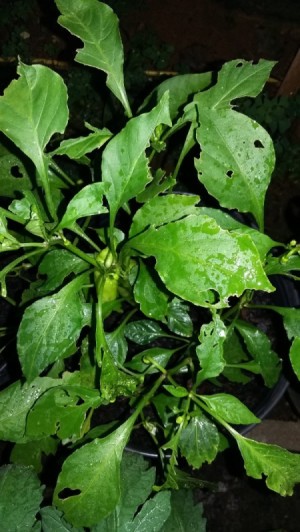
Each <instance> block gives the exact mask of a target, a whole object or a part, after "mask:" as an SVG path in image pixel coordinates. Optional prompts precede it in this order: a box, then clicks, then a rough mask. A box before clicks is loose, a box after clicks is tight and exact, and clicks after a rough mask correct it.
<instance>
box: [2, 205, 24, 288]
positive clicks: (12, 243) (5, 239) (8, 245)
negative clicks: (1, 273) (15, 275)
mask: <svg viewBox="0 0 300 532" xmlns="http://www.w3.org/2000/svg"><path fill="white" fill-rule="evenodd" d="M19 247H20V243H19V241H18V240H17V239H16V238H15V237H14V236H13V235H11V234H10V232H9V231H8V228H7V220H6V218H5V216H4V214H3V213H2V212H1V211H0V252H1V251H11V250H13V249H19ZM4 280H5V277H4ZM4 280H3V283H4ZM2 290H3V289H2ZM3 292H5V293H6V289H4V290H3Z"/></svg>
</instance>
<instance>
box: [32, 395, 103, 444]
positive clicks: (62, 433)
mask: <svg viewBox="0 0 300 532" xmlns="http://www.w3.org/2000/svg"><path fill="white" fill-rule="evenodd" d="M100 404H101V399H100V396H99V391H97V390H96V389H93V390H91V389H89V388H84V387H83V386H70V385H63V386H60V387H59V388H51V389H50V390H47V391H46V392H45V393H44V394H43V395H42V396H41V397H39V398H38V400H37V401H36V403H35V404H34V405H33V407H32V408H31V410H30V412H29V413H28V417H27V425H26V436H28V437H29V438H31V439H34V438H41V437H44V436H50V435H55V434H57V436H58V437H59V438H60V439H61V440H65V439H67V438H68V439H70V440H72V441H76V440H78V439H79V438H81V437H82V436H83V433H84V423H85V420H86V417H87V414H88V412H89V411H90V409H91V408H97V407H98V406H99V405H100ZM45 412H47V415H46V416H45Z"/></svg>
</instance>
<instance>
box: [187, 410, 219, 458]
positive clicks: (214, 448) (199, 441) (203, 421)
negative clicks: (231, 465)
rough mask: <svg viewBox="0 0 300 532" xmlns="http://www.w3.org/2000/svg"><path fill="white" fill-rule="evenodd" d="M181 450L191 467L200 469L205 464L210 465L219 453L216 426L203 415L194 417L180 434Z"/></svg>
mask: <svg viewBox="0 0 300 532" xmlns="http://www.w3.org/2000/svg"><path fill="white" fill-rule="evenodd" d="M179 448H180V451H181V454H182V455H183V456H184V457H185V458H186V460H187V461H188V463H189V464H190V466H192V467H195V468H197V469H198V468H200V467H201V466H202V464H203V463H204V462H208V463H209V464H210V463H211V462H212V461H213V460H214V459H215V457H216V455H217V453H218V451H219V433H218V429H217V427H216V425H215V424H214V423H212V422H211V421H209V419H207V417H205V416H204V415H202V414H198V415H197V416H195V417H194V416H193V417H192V418H191V419H190V421H189V422H188V424H187V426H186V427H185V428H184V429H183V430H182V431H181V433H180V439H179Z"/></svg>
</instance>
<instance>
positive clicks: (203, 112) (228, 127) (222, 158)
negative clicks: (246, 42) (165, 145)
mask: <svg viewBox="0 0 300 532" xmlns="http://www.w3.org/2000/svg"><path fill="white" fill-rule="evenodd" d="M273 64H274V63H271V62H269V61H260V62H259V63H258V64H257V65H253V64H251V63H247V62H244V61H231V62H229V63H227V64H226V65H225V66H224V67H223V69H222V70H221V72H220V74H219V77H218V83H217V84H216V85H215V86H214V87H212V88H211V89H209V90H207V91H205V92H204V93H202V94H199V95H197V96H196V98H195V103H196V105H197V108H198V111H199V121H200V127H199V129H198V130H197V140H198V142H199V144H200V146H201V156H200V159H198V160H196V162H195V166H196V169H197V170H198V176H199V179H200V181H201V182H202V183H203V184H204V186H205V187H206V188H207V190H208V192H209V193H210V194H211V195H213V196H214V197H215V198H217V200H218V201H219V203H220V205H221V206H223V207H227V208H229V209H235V208H237V209H238V210H239V211H241V212H251V213H252V214H253V216H254V217H255V219H256V220H257V222H258V225H259V227H260V228H262V227H263V209H264V197H265V193H266V190H267V187H268V185H269V182H270V179H271V174H272V172H273V169H274V165H275V153H274V147H273V143H272V139H271V138H270V136H269V134H268V133H267V132H266V131H265V130H264V129H263V128H262V127H261V126H260V125H259V124H258V123H257V122H255V121H254V120H252V119H250V118H248V117H246V116H244V115H242V114H241V113H238V112H236V111H234V110H233V109H232V106H231V104H230V102H231V100H234V99H235V98H240V97H243V96H256V95H257V94H258V93H259V92H260V90H261V89H262V86H263V84H264V82H265V81H266V80H267V78H268V75H269V73H270V70H271V68H272V66H273ZM241 132H242V134H241Z"/></svg>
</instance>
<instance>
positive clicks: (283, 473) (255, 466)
mask: <svg viewBox="0 0 300 532" xmlns="http://www.w3.org/2000/svg"><path fill="white" fill-rule="evenodd" d="M234 437H235V439H236V441H237V444H238V446H239V449H240V451H241V454H242V457H243V459H244V464H245V469H246V472H247V475H249V476H250V477H253V478H258V479H260V478H263V476H265V477H267V478H266V484H267V486H268V488H269V489H271V490H273V491H276V492H277V493H279V494H280V495H283V496H285V495H293V487H294V485H295V484H296V483H297V484H298V483H300V455H298V454H294V453H290V452H289V451H287V450H286V449H282V448H281V447H278V446H277V445H271V444H267V443H259V442H256V441H253V440H250V439H248V438H244V437H243V436H241V435H238V434H237V433H235V434H234Z"/></svg>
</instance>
